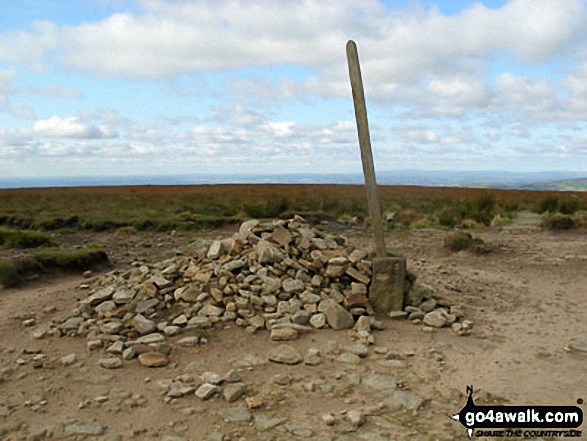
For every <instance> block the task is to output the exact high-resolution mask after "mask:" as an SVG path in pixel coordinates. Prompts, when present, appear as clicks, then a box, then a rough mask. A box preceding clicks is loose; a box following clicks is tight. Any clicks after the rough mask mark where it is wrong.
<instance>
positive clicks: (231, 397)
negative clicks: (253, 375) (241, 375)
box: [222, 383, 246, 403]
mask: <svg viewBox="0 0 587 441" xmlns="http://www.w3.org/2000/svg"><path fill="white" fill-rule="evenodd" d="M245 390H246V385H245V384H244V383H232V384H227V385H226V386H224V389H223V391H222V395H223V396H224V400H225V401H227V402H228V403H232V402H233V401H236V400H238V399H239V398H240V397H242V396H243V394H244V393H245Z"/></svg>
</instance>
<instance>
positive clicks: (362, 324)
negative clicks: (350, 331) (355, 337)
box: [354, 315, 371, 332]
mask: <svg viewBox="0 0 587 441" xmlns="http://www.w3.org/2000/svg"><path fill="white" fill-rule="evenodd" d="M354 329H355V331H366V332H371V318H370V317H367V316H366V315H362V316H361V317H359V318H358V319H357V323H355V326H354Z"/></svg>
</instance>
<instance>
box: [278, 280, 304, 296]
mask: <svg viewBox="0 0 587 441" xmlns="http://www.w3.org/2000/svg"><path fill="white" fill-rule="evenodd" d="M282 288H283V290H284V291H285V292H286V293H288V294H289V293H294V292H301V291H303V290H304V282H302V281H300V280H296V279H286V280H284V281H283V282H282Z"/></svg>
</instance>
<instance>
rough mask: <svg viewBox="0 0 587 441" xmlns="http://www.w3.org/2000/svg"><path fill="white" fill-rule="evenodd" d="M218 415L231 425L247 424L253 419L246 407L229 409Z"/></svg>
mask: <svg viewBox="0 0 587 441" xmlns="http://www.w3.org/2000/svg"><path fill="white" fill-rule="evenodd" d="M218 415H220V416H221V417H222V418H223V419H224V421H226V422H229V423H239V422H247V421H250V420H251V418H252V417H253V416H252V415H251V412H250V411H249V409H248V408H247V407H246V406H237V407H229V408H226V409H223V410H221V411H220V412H218Z"/></svg>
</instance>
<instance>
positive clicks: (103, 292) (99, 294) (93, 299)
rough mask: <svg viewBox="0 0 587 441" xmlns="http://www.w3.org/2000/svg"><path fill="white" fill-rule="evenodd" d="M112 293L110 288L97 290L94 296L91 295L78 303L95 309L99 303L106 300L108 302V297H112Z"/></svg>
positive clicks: (112, 290)
mask: <svg viewBox="0 0 587 441" xmlns="http://www.w3.org/2000/svg"><path fill="white" fill-rule="evenodd" d="M113 293H114V289H113V288H112V287H108V288H103V289H99V290H98V291H96V292H95V293H94V294H92V295H91V296H89V297H88V298H86V299H85V300H82V301H81V302H80V304H82V305H89V306H91V307H95V306H97V305H99V304H100V303H102V302H104V301H106V300H109V299H110V297H112V294H113Z"/></svg>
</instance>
